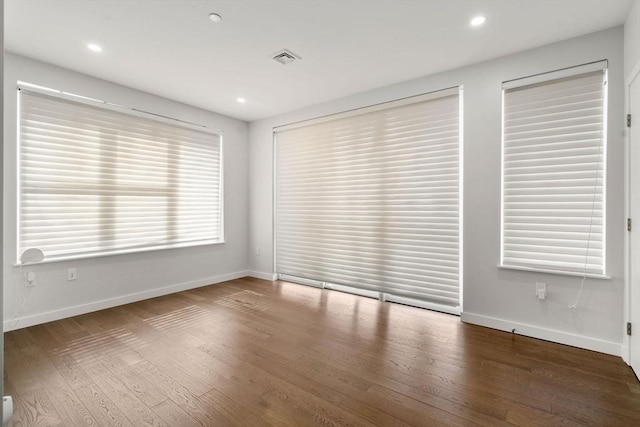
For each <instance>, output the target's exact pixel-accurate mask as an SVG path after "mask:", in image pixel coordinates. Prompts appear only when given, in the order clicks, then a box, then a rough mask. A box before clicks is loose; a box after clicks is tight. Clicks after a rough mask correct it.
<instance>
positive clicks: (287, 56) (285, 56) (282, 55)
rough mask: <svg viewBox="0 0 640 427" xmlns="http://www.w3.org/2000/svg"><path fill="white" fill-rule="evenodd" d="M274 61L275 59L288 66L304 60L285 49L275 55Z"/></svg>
mask: <svg viewBox="0 0 640 427" xmlns="http://www.w3.org/2000/svg"><path fill="white" fill-rule="evenodd" d="M273 59H275V60H276V61H278V62H279V63H281V64H282V65H287V64H291V63H292V62H293V61H295V60H298V59H302V58H300V57H299V56H298V55H296V54H295V53H293V52H291V51H290V50H287V49H283V50H281V51H278V52H276V53H275V54H274V55H273Z"/></svg>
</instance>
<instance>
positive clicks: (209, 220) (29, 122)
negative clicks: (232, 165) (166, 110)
mask: <svg viewBox="0 0 640 427" xmlns="http://www.w3.org/2000/svg"><path fill="white" fill-rule="evenodd" d="M19 99H20V119H19V120H20V123H19V125H20V128H19V145H20V149H19V155H20V160H19V168H20V170H19V198H20V200H19V226H18V231H19V235H18V258H19V254H21V253H22V252H23V251H24V250H26V249H28V248H32V247H34V248H39V249H40V250H42V251H43V252H44V254H45V259H46V260H55V259H66V258H76V257H87V256H95V255H102V254H109V253H121V252H130V251H141V250H151V249H158V248H164V247H177V246H190V245H197V244H206V243H214V242H220V241H222V238H223V235H222V198H221V195H222V186H221V184H222V182H221V140H220V136H219V135H214V134H209V133H205V132H201V131H196V130H192V129H187V128H185V127H181V126H177V125H173V124H169V123H165V122H160V121H157V120H151V119H146V118H141V117H138V116H134V115H130V114H125V113H121V112H118V111H113V110H111V109H105V108H102V107H98V106H93V105H87V104H85V103H80V102H75V101H71V100H68V99H63V98H59V97H57V96H52V95H48V94H43V93H38V92H31V91H27V90H25V89H22V90H21V91H20V95H19Z"/></svg>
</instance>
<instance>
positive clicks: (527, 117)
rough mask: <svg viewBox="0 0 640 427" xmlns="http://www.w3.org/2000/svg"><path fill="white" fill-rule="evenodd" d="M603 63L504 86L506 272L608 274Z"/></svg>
mask: <svg viewBox="0 0 640 427" xmlns="http://www.w3.org/2000/svg"><path fill="white" fill-rule="evenodd" d="M606 76H607V74H606V63H605V62H600V63H595V64H589V65H585V66H580V67H575V68H572V69H567V70H562V71H557V72H553V73H548V74H544V75H539V76H534V77H530V78H526V79H521V80H516V81H511V82H507V83H505V84H504V92H503V96H504V104H503V165H502V167H503V175H502V181H503V185H502V265H503V266H504V267H511V268H518V269H531V270H539V271H549V272H557V273H565V274H577V275H594V276H603V275H604V274H605V241H606V240H605V204H606V202H605V188H606V185H605V176H606V174H605V164H606V159H605V154H606V99H607V97H606V94H607V86H606V83H607V79H606Z"/></svg>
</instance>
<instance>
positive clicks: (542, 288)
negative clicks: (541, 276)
mask: <svg viewBox="0 0 640 427" xmlns="http://www.w3.org/2000/svg"><path fill="white" fill-rule="evenodd" d="M536 296H537V297H538V299H540V300H543V299H546V298H547V284H546V283H541V282H538V283H536Z"/></svg>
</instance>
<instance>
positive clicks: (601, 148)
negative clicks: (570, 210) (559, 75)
mask: <svg viewBox="0 0 640 427" xmlns="http://www.w3.org/2000/svg"><path fill="white" fill-rule="evenodd" d="M606 84H607V81H606V76H605V81H604V83H603V85H606ZM605 108H606V107H605ZM603 127H604V123H603ZM603 140H604V135H603V131H602V128H601V129H600V143H599V145H598V148H599V150H598V162H597V163H596V165H600V164H601V163H602V152H603V150H604V147H603V145H604V144H603ZM599 170H600V168H598V167H596V177H595V178H596V182H595V184H594V186H593V198H592V200H591V218H590V219H589V234H588V237H587V251H586V253H585V256H584V267H583V276H582V280H581V281H580V290H579V291H578V295H577V297H576V302H574V303H573V304H570V305H567V306H566V308H568V309H570V310H575V309H576V308H578V304H579V303H580V298H581V297H582V291H583V290H584V282H585V280H587V264H588V259H589V250H590V249H591V231H592V229H593V214H594V212H595V210H596V198H597V196H598V191H597V189H598V180H599V179H600V178H599V176H598V172H599ZM602 227H603V228H604V227H606V224H602Z"/></svg>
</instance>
